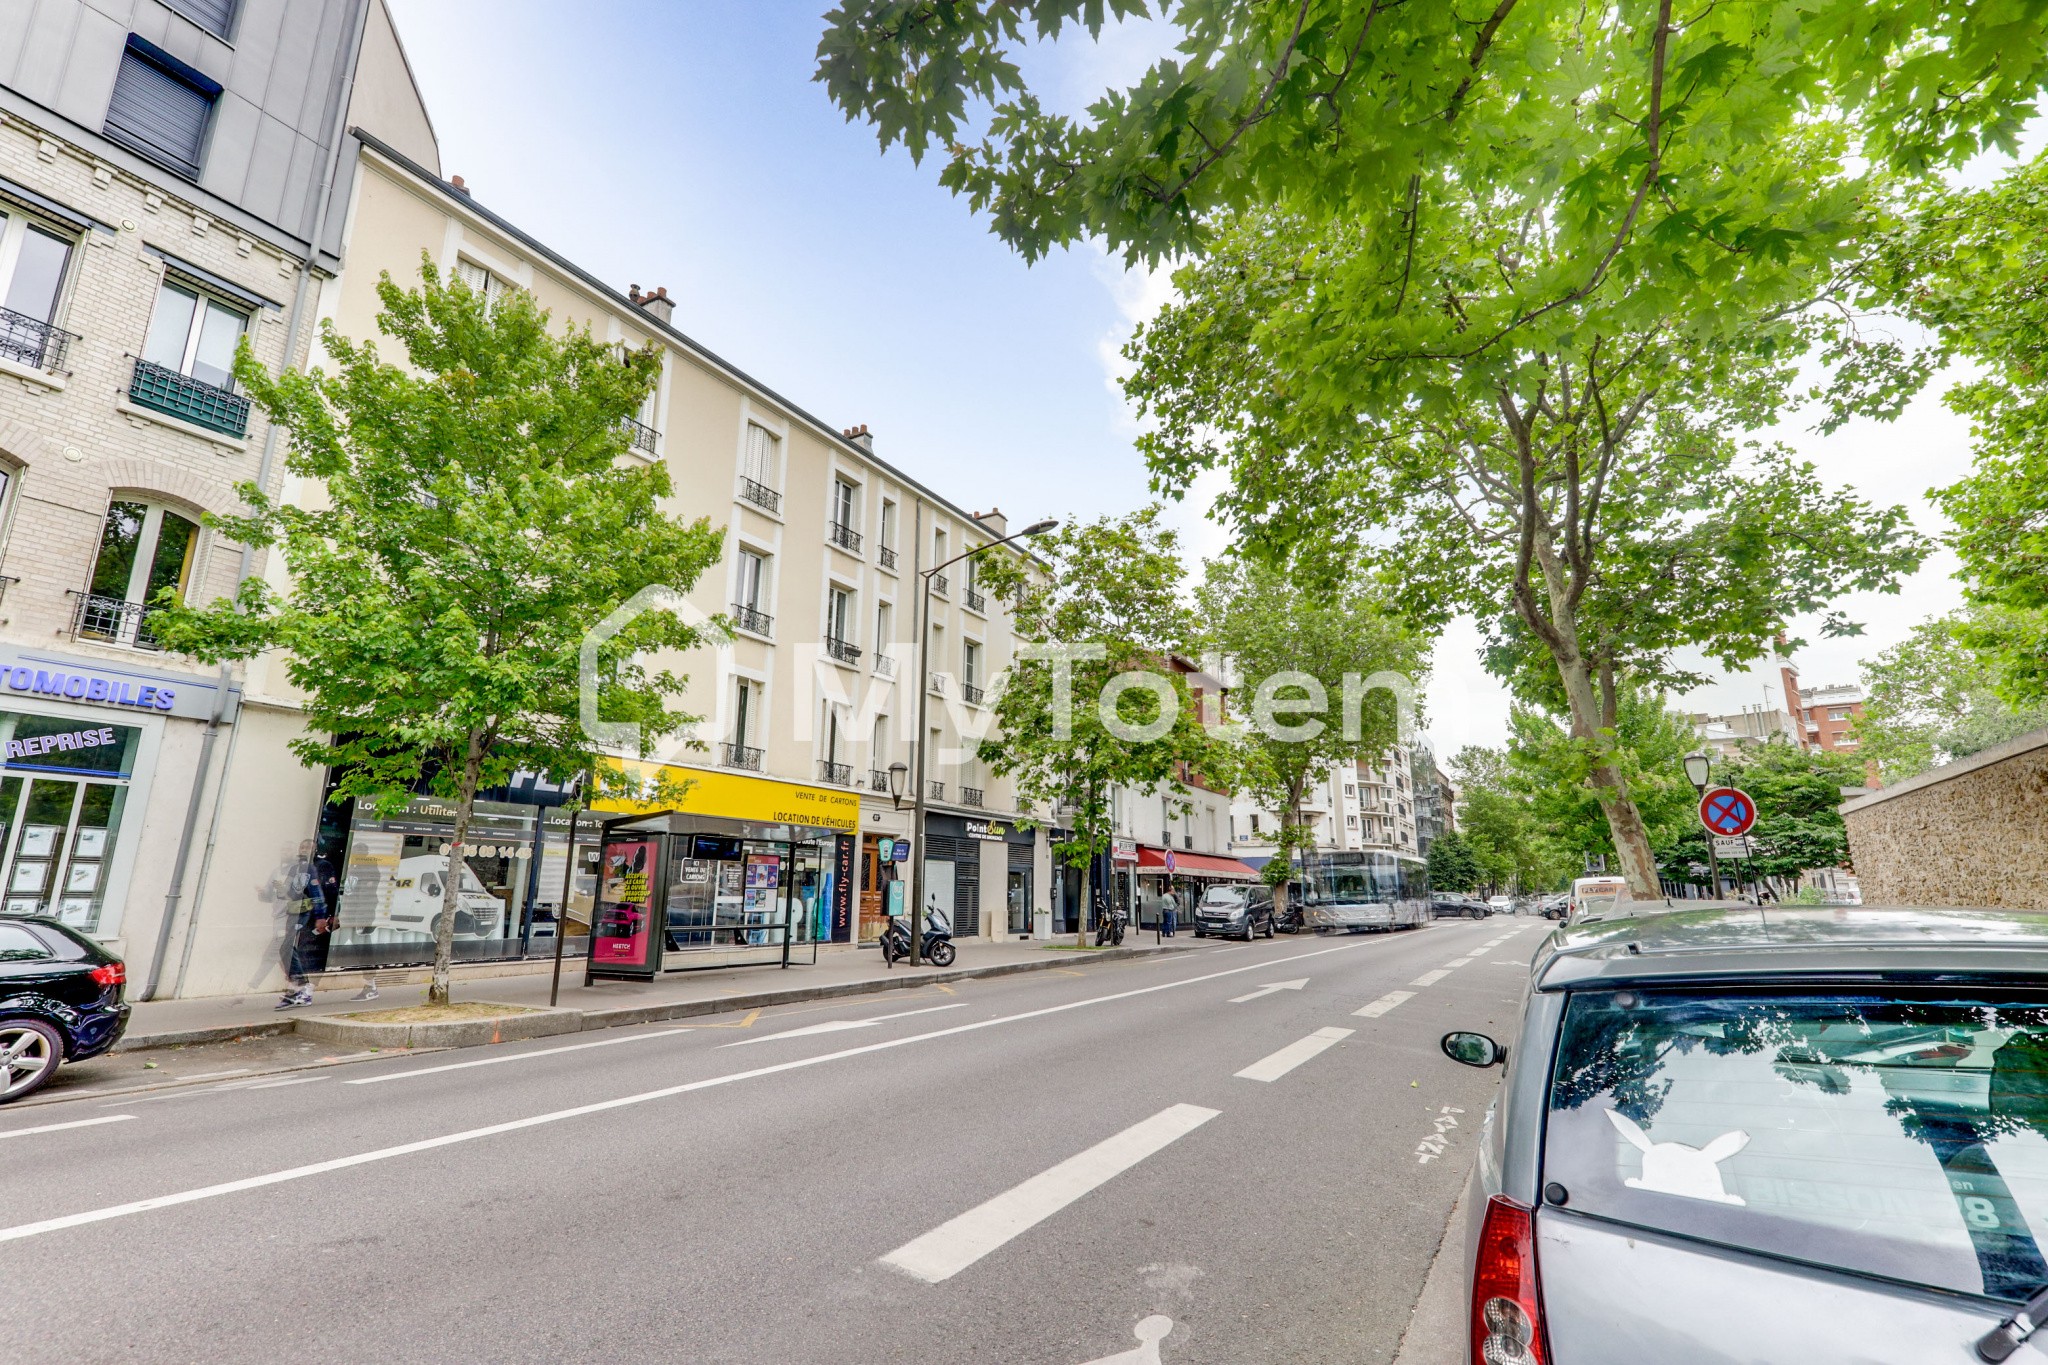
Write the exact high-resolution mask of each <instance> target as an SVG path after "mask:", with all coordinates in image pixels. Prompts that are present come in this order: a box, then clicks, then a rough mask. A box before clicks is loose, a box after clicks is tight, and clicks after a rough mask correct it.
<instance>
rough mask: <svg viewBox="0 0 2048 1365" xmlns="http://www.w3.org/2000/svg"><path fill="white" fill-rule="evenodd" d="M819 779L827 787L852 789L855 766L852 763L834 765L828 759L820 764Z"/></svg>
mask: <svg viewBox="0 0 2048 1365" xmlns="http://www.w3.org/2000/svg"><path fill="white" fill-rule="evenodd" d="M818 777H819V779H820V780H821V781H823V782H824V783H825V785H827V786H830V787H851V786H852V785H853V765H852V764H851V763H834V762H832V761H831V760H830V759H826V760H825V761H823V762H821V763H819V764H818Z"/></svg>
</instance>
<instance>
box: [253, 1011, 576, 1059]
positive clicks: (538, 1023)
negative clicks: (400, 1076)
mask: <svg viewBox="0 0 2048 1365" xmlns="http://www.w3.org/2000/svg"><path fill="white" fill-rule="evenodd" d="M477 1003H479V1004H488V1003H489V1002H488V1001H478V1002H477ZM505 1009H506V1010H507V1011H508V1013H505V1014H501V1015H497V1016H495V1017H489V1018H482V1019H451V1020H449V1021H448V1022H446V1023H439V1024H435V1023H426V1024H377V1023H365V1022H363V1021H361V1020H356V1019H349V1018H346V1017H344V1016H341V1015H329V1016H326V1017H313V1018H307V1019H294V1020H293V1021H292V1031H293V1032H294V1033H303V1034H305V1035H306V1036H307V1037H308V1038H318V1039H319V1040H320V1041H321V1042H323V1043H340V1044H343V1045H345V1046H348V1047H354V1048H359V1049H362V1050H364V1051H368V1050H370V1049H372V1048H380V1049H381V1048H408V1049H415V1050H416V1049H419V1048H444V1047H482V1046H484V1045H485V1044H488V1043H518V1042H524V1041H525V1040H527V1039H529V1038H552V1037H554V1036H555V1035H556V1034H560V1033H580V1032H582V1031H583V1029H584V1027H585V1024H584V1017H583V1012H582V1011H581V1010H562V1009H554V1010H550V1009H534V1008H527V1007H522V1006H519V1005H507V1006H505Z"/></svg>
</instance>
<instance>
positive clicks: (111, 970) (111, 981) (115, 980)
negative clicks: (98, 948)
mask: <svg viewBox="0 0 2048 1365" xmlns="http://www.w3.org/2000/svg"><path fill="white" fill-rule="evenodd" d="M92 979H93V980H95V981H97V982H99V983H100V984H101V985H102V986H118V985H121V984H122V983H123V982H125V981H127V979H128V968H127V966H126V965H125V964H123V963H119V962H109V963H106V964H104V965H102V966H98V967H95V968H93V969H92Z"/></svg>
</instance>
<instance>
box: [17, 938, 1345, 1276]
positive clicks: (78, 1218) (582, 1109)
mask: <svg viewBox="0 0 2048 1365" xmlns="http://www.w3.org/2000/svg"><path fill="white" fill-rule="evenodd" d="M1371 943H1372V941H1371V940H1367V941H1365V942H1362V943H1345V944H1340V945H1339V946H1337V947H1335V948H1317V949H1315V950H1314V951H1312V952H1306V953H1296V954H1295V955H1294V956H1292V957H1282V958H1270V959H1267V960H1265V961H1260V962H1253V963H1251V964H1249V965H1247V966H1243V967H1229V968H1225V969H1224V970H1223V971H1220V972H1207V973H1204V974H1203V975H1201V976H1190V977H1184V978H1182V979H1181V980H1179V981H1162V982H1160V983H1159V984H1158V985H1156V986H1136V987H1133V988H1132V989H1130V990H1127V991H1115V992H1112V993H1111V994H1109V995H1095V996H1090V997H1089V998H1087V999H1086V1000H1069V1001H1068V1002H1067V1003H1065V1004H1063V1005H1046V1006H1044V1007H1042V1008H1040V1009H1035V1010H1025V1011H1024V1012H1023V1013H1021V1014H1006V1015H1003V1016H1001V1017H1000V1018H996V1019H980V1020H976V1021H975V1022H974V1023H972V1024H955V1025H954V1026H953V1027H952V1028H942V1029H934V1030H932V1031H931V1032H930V1033H913V1034H910V1035H909V1036H908V1037H903V1038H885V1039H883V1040H882V1041H881V1042H879V1043H866V1044H863V1045H862V1046H860V1047H849V1048H842V1049H840V1050H839V1051H837V1052H823V1053H820V1054H818V1055H817V1056H815V1057H798V1058H795V1059H794V1060H792V1061H787V1062H777V1063H775V1064H774V1065H773V1066H757V1067H755V1068H753V1069H752V1070H751V1071H735V1072H732V1073H730V1074H728V1075H724V1076H712V1077H709V1078H707V1079H705V1080H701V1081H689V1082H687V1083H685V1084H682V1085H667V1086H663V1087H662V1088H661V1089H659V1090H643V1091H641V1092H640V1093H639V1094H636V1095H621V1096H619V1097H618V1098H616V1099H609V1100H599V1101H598V1102H597V1103H595V1104H579V1105H577V1106H576V1107H575V1108H573V1109H557V1110H555V1111H553V1112H552V1113H547V1114H534V1115H531V1116H530V1117H527V1118H523V1119H513V1120H511V1121H510V1122H507V1123H494V1124H491V1125H489V1126H488V1127H484V1128H468V1129H464V1130H463V1131H462V1132H459V1133H444V1134H442V1135H441V1136H440V1137H432V1138H423V1139H421V1140H420V1141H418V1142H406V1143H401V1144H400V1145H398V1146H396V1147H380V1148H378V1149H376V1150H375V1151H370V1152H357V1153H356V1154H355V1155H353V1156H342V1157H335V1158H333V1159H332V1160H328V1161H316V1162H314V1163H312V1164H311V1165H307V1166H294V1167H292V1168H290V1169H289V1170H283V1171H271V1172H269V1173H267V1174H264V1175H252V1176H248V1177H246V1178H244V1179H241V1180H229V1181H226V1182H224V1183H222V1184H219V1185H205V1186H202V1187H200V1188H198V1189H195V1190H180V1191H178V1192H177V1193H175V1194H160V1195H157V1196H155V1197H154V1198H150V1199H137V1200H134V1201H133V1202H131V1203H127V1204H110V1205H108V1206H107V1207H105V1208H99V1209H87V1210H86V1211H85V1212H83V1213H67V1214H65V1215H63V1216H62V1217H58V1218H46V1219H44V1220H43V1221H41V1222H39V1223H22V1224H19V1225H17V1226H15V1227H11V1228H0V1242H17V1241H20V1240H21V1239H23V1238H25V1237H40V1236H42V1235H43V1234H44V1233H48V1232H61V1231H63V1230H64V1229H66V1228H75V1227H84V1226H86V1225H87V1224H89V1223H103V1222H105V1221H107V1220H108V1219H110V1218H126V1217H129V1216H131V1215H133V1214H138V1213H148V1212H150V1211H151V1210H153V1209H163V1208H172V1207H175V1206H176V1205H179V1204H190V1203H193V1202H195V1201H197V1200H201V1199H217V1198H219V1197H221V1196H222V1195H229V1194H239V1193H241V1192H242V1191H244V1190H258V1189H262V1188H264V1187H265V1186H268V1185H282V1184H284V1183H285V1182H287V1181H291V1180H304V1179H307V1178H308V1177H311V1176H316V1175H325V1174H327V1173H328V1172H329V1171H343V1170H347V1169H348V1168H350V1167H351V1166H364V1165H368V1164H369V1163H371V1162H373V1161H390V1160H393V1159H394V1158H397V1157H402V1156H411V1155H412V1154H413V1153H415V1152H429V1151H433V1150H434V1149H435V1148H437V1147H452V1146H454V1145H455V1144H457V1143H461V1142H475V1141H477V1140H479V1139H481V1138H487V1137H496V1136H497V1135H498V1134H500V1133H515V1132H518V1131H519V1130H521V1129H523V1128H538V1127H541V1126H543V1125H545V1124H550V1123H560V1122H562V1121H563V1120H565V1119H574V1118H582V1117H583V1116H584V1115H586V1114H602V1113H608V1112H609V1111H611V1110H614V1109H625V1108H628V1107H630V1106H632V1105H636V1104H647V1103H649V1102H651V1101H653V1100H665V1099H668V1098H669V1097H670V1096H672V1095H687V1094H690V1093H692V1092H694V1091H698V1090H710V1089H712V1088H713V1087H716V1086H721V1085H731V1084H733V1083H735V1082H737V1081H751V1080H755V1079H757V1078H759V1077H762V1076H775V1075H780V1074H781V1073H782V1072H785V1071H801V1070H803V1069H804V1068H805V1067H812V1066H823V1065H825V1064H826V1063H827V1062H838V1061H844V1060H845V1059H847V1058H848V1057H862V1056H866V1055H867V1054H869V1053H871V1052H887V1051H890V1050H891V1049H893V1048H899V1047H909V1046H911V1045H912V1044H914V1043H926V1042H930V1041H932V1040H933V1039H935V1038H951V1037H955V1036H957V1035H959V1034H962V1033H974V1032H977V1031H979V1030H981V1029H985V1028H996V1027H998V1026H1000V1025H1003V1024H1017V1023H1022V1022H1024V1021H1025V1020H1027V1019H1043V1018H1044V1017H1046V1016H1047V1015H1049V1014H1064V1013H1065V1012H1066V1011H1068V1010H1078V1009H1086V1008H1087V1007H1088V1006H1090V1005H1105V1004H1108V1003H1110V1002H1111V1001H1115V1000H1129V999H1132V998H1133V997H1135V996H1140V995H1151V994H1153V993H1154V992H1156V991H1171V990H1178V989H1180V988H1181V987H1182V986H1199V985H1201V984H1202V983H1204V982H1207V981H1214V980H1216V979H1217V978H1219V977H1225V976H1237V975H1240V974H1242V973H1244V972H1265V971H1271V970H1272V969H1273V968H1274V967H1276V966H1279V965H1281V964H1283V963H1288V962H1299V961H1301V960H1303V959H1304V958H1311V957H1326V956H1328V955H1329V954H1331V953H1348V952H1352V951H1355V950H1357V949H1359V948H1364V947H1369V946H1371ZM494 1060H495V1059H494ZM461 1065H467V1064H466V1063H462V1064H461ZM403 1074H405V1075H408V1076H411V1075H417V1074H419V1073H417V1072H410V1071H408V1072H405V1073H403Z"/></svg>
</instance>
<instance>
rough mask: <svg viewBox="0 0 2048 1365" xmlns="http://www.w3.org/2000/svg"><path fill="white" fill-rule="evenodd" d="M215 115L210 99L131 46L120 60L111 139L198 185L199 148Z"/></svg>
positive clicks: (110, 116) (109, 122) (110, 113)
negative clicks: (212, 113)
mask: <svg viewBox="0 0 2048 1365" xmlns="http://www.w3.org/2000/svg"><path fill="white" fill-rule="evenodd" d="M212 110H213V97H212V96H211V95H209V94H207V93H206V92H205V91H203V90H200V89H197V88H196V87H194V86H192V85H189V84H187V83H186V82H185V81H182V80H180V79H179V78H178V77H176V76H174V75H172V74H171V73H170V72H168V71H166V70H164V69H163V68H162V67H160V66H158V65H156V64H155V63H154V62H151V61H148V60H147V59H145V58H144V57H142V56H141V55H140V54H138V53H137V52H136V51H135V49H133V48H132V47H131V48H130V49H129V50H128V51H127V52H126V53H124V54H123V55H122V57H121V72H120V74H119V75H118V76H116V77H115V78H114V98H113V102H112V103H111V104H109V105H108V107H107V128H106V131H107V136H109V137H111V138H113V139H114V140H115V141H116V142H120V143H124V144H125V145H127V146H129V147H132V148H134V149H135V150H136V151H138V152H141V153H142V154H143V155H144V156H146V157H149V158H150V159H151V160H153V161H160V162H162V163H163V164H165V165H167V166H169V167H170V168H171V169H172V170H175V171H177V172H178V173H179V174H181V175H184V176H187V177H189V178H192V179H195V180H196V179H197V178H198V177H199V150H200V145H201V143H202V142H203V141H204V140H205V137H206V119H207V115H208V114H209V113H211V112H212Z"/></svg>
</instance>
